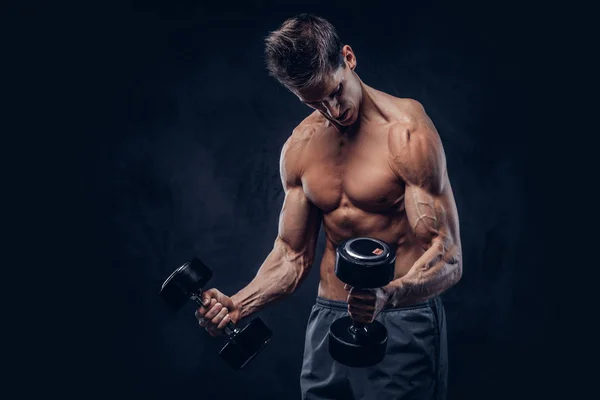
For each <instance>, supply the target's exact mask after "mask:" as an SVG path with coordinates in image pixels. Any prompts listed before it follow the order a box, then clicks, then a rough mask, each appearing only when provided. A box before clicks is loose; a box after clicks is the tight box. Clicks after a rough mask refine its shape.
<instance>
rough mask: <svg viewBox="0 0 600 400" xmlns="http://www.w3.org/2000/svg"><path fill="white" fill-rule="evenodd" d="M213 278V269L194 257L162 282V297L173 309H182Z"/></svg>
mask: <svg viewBox="0 0 600 400" xmlns="http://www.w3.org/2000/svg"><path fill="white" fill-rule="evenodd" d="M211 278H212V271H211V270H210V269H209V268H208V267H207V266H206V265H205V264H204V263H203V262H202V261H200V260H199V259H197V258H193V259H192V261H189V262H186V263H185V264H183V265H182V266H181V267H179V268H177V269H176V270H175V271H174V272H173V273H172V274H171V275H170V276H169V277H168V278H167V279H166V280H165V281H164V283H163V284H162V287H161V289H160V297H161V298H162V299H163V301H164V302H165V303H166V304H167V305H168V306H169V307H171V308H172V309H174V310H178V309H180V308H181V307H182V306H183V305H184V304H185V303H186V302H187V301H188V300H189V299H190V297H191V296H192V295H193V294H194V293H196V292H198V291H200V290H201V289H202V288H203V287H204V285H206V283H207V282H208V281H209V280H210V279H211Z"/></svg>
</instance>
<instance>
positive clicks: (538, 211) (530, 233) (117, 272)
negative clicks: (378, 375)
mask: <svg viewBox="0 0 600 400" xmlns="http://www.w3.org/2000/svg"><path fill="white" fill-rule="evenodd" d="M283 3H285V5H283ZM440 3H441V2H440ZM481 3H483V2H481ZM546 7H547V6H544V7H542V6H540V5H537V4H533V3H531V4H530V3H514V4H512V3H507V2H486V3H485V4H480V3H477V2H472V3H460V4H458V3H454V4H448V3H446V4H438V3H435V2H431V1H427V2H422V1H421V2H404V1H398V2H381V1H369V2H361V3H352V2H340V1H334V2H325V3H321V2H317V1H302V2H300V1H296V2H295V1H288V2H269V1H262V2H248V3H239V4H238V3H234V2H218V3H213V4H205V3H201V2H191V1H179V2H167V1H145V2H142V1H139V2H115V3H109V2H102V3H100V2H98V3H86V4H66V3H65V4H54V3H53V4H52V5H48V4H45V5H43V4H37V5H32V6H30V7H25V6H21V7H19V8H18V9H17V7H16V6H13V7H12V9H11V11H16V12H15V14H14V18H13V17H10V18H7V19H6V22H8V26H10V27H12V28H15V29H14V30H12V31H11V34H10V35H8V36H7V37H8V38H10V39H11V40H10V42H11V43H10V47H11V49H12V50H15V56H14V57H15V59H17V60H20V61H22V65H21V66H20V67H17V68H15V71H13V72H18V73H20V74H21V75H22V76H24V77H25V79H24V82H28V83H29V84H31V87H32V88H33V89H32V90H24V89H23V88H21V87H19V85H20V82H21V81H18V83H17V84H16V85H15V86H17V89H18V90H17V92H16V93H18V94H16V95H15V97H13V98H12V101H11V102H12V103H13V104H16V103H17V102H19V101H28V102H29V101H30V102H31V103H32V104H35V105H36V106H39V107H38V108H37V111H35V112H33V111H32V110H33V108H19V110H18V111H17V112H16V113H15V114H14V116H16V117H17V119H18V121H19V123H18V124H17V125H14V126H13V129H14V130H13V132H16V133H19V134H20V136H19V134H15V135H14V136H15V137H16V136H18V137H19V139H21V141H22V142H23V143H22V144H23V145H24V148H25V149H26V151H27V155H28V156H27V160H29V161H28V162H27V164H23V166H22V167H21V171H22V172H23V173H25V172H30V173H32V174H33V175H35V177H36V178H38V179H37V180H38V182H39V183H38V184H36V185H28V184H26V183H25V182H26V181H25V180H23V179H22V180H21V181H20V187H21V189H23V192H24V193H25V192H27V193H29V191H31V192H32V193H31V195H29V196H27V198H26V200H23V202H22V205H26V206H27V207H28V210H29V212H28V213H29V214H32V215H33V214H34V213H35V211H41V212H40V216H39V219H38V221H37V222H38V223H40V222H42V221H44V222H49V223H48V224H47V225H46V227H48V228H49V229H47V230H46V229H44V230H40V231H39V232H38V231H37V230H34V234H35V235H37V236H36V237H34V238H32V239H31V240H30V242H28V243H29V247H28V249H27V250H26V251H28V252H27V253H26V254H31V249H32V248H34V249H35V252H34V253H35V254H36V255H37V256H38V257H39V256H40V255H42V254H44V255H45V256H46V260H47V261H46V262H45V263H38V265H40V264H43V265H41V266H42V268H40V270H41V275H40V276H44V277H45V278H44V279H47V281H44V280H42V282H43V285H45V286H46V291H45V293H47V292H48V291H49V290H48V289H47V288H48V286H49V282H51V281H52V282H54V281H60V282H57V283H56V284H55V286H53V288H52V290H50V291H49V292H50V293H49V294H50V295H51V296H52V297H53V298H55V299H56V300H53V301H52V302H51V303H50V306H48V307H47V308H44V309H41V310H39V311H37V312H34V316H33V323H34V324H36V325H37V326H38V329H39V327H40V326H41V327H42V328H45V329H44V330H45V331H46V333H45V335H44V336H45V337H46V338H49V339H50V341H49V342H50V344H49V345H45V346H42V347H43V349H42V350H40V352H39V353H35V354H33V355H31V356H28V357H25V355H24V354H25V353H27V354H29V353H31V352H28V351H25V350H23V353H22V355H21V356H20V358H19V360H20V361H19V362H18V365H20V366H21V367H22V368H23V370H24V371H25V372H26V374H27V375H30V374H31V372H33V375H34V376H36V379H34V380H33V381H34V382H33V383H32V382H29V383H27V384H23V385H21V387H22V388H23V389H29V390H33V391H39V392H40V393H47V392H48V390H49V389H50V388H53V389H56V390H57V391H58V393H61V394H62V395H64V396H65V397H68V396H70V395H72V396H74V397H77V398H92V397H101V396H106V395H110V396H111V397H112V396H120V395H123V396H128V397H130V398H143V399H159V398H193V397H200V398H205V397H204V396H207V397H210V396H212V395H214V396H216V397H215V398H222V399H233V398H237V397H241V398H256V399H284V398H299V386H298V377H299V372H300V366H301V358H302V350H303V339H304V328H305V323H306V320H307V317H308V313H309V311H310V307H311V306H312V304H313V303H314V299H315V296H316V289H317V283H318V268H313V270H312V272H311V274H310V276H309V277H308V279H307V280H306V282H305V283H304V284H303V286H302V287H301V288H300V289H299V290H298V291H297V292H296V293H295V294H294V295H293V296H292V297H290V298H288V299H287V300H286V301H284V302H281V303H277V304H274V305H272V306H270V307H268V308H266V309H265V310H264V311H263V312H261V313H260V314H259V315H260V317H261V318H262V319H263V320H264V321H265V322H266V323H267V324H268V325H269V326H270V327H271V328H272V330H273V331H274V333H275V336H274V340H273V341H272V343H271V344H270V345H269V347H268V348H267V349H266V350H265V351H264V353H262V354H261V356H260V357H259V358H257V359H256V360H254V361H253V362H252V364H251V366H249V367H248V368H247V369H246V370H243V371H240V372H237V373H235V374H234V373H231V372H230V371H229V369H228V367H227V366H226V365H225V364H224V363H223V362H222V360H221V359H220V358H219V357H218V355H217V352H218V350H219V348H220V346H221V344H222V343H221V342H219V340H218V339H213V338H210V336H209V335H208V334H207V333H206V332H204V331H202V330H200V329H198V327H197V325H196V320H195V318H194V316H193V310H194V307H193V305H192V304H189V305H188V307H187V308H186V309H184V310H182V312H181V313H179V314H177V315H173V314H172V313H170V312H168V310H166V309H165V307H164V306H163V304H162V303H161V301H160V299H159V297H158V295H157V293H158V289H159V288H160V285H161V283H162V282H163V280H164V279H165V278H166V277H167V276H168V275H169V274H170V273H171V272H172V271H173V270H174V269H175V268H176V267H178V266H179V265H180V264H182V263H183V262H185V261H187V260H188V259H189V258H190V257H192V256H199V257H200V258H202V259H203V260H204V261H205V262H206V263H207V264H208V265H209V266H210V267H211V268H212V269H213V271H214V279H213V281H212V282H211V286H212V285H214V286H216V287H218V288H219V289H220V290H221V291H223V292H224V293H226V294H233V293H234V292H235V291H237V290H239V289H240V288H241V287H243V286H244V285H245V284H246V283H248V282H249V281H250V280H251V279H252V277H253V276H254V274H255V273H256V270H257V269H258V267H259V266H260V264H261V263H262V261H263V260H264V257H265V256H266V255H267V254H268V252H269V251H270V249H271V247H272V244H273V241H274V239H275V235H276V230H277V220H278V216H279V210H280V207H281V205H282V201H283V193H282V190H281V184H280V181H279V169H278V167H279V166H278V160H279V152H280V149H281V146H282V145H283V143H284V141H285V140H286V138H287V137H288V135H289V134H290V133H291V131H292V129H293V128H294V127H295V126H296V125H297V124H298V123H299V122H300V121H301V120H302V119H303V118H304V117H305V116H306V115H307V113H308V112H310V110H309V109H308V108H307V107H306V106H303V105H302V104H301V103H300V102H298V101H297V99H296V98H295V97H294V96H293V95H291V94H290V93H288V92H287V91H285V90H284V89H283V88H282V87H280V86H279V85H278V84H277V82H275V81H274V80H273V79H272V78H269V77H268V76H267V73H266V70H265V68H264V64H263V59H262V54H263V53H262V52H263V42H262V40H263V38H264V36H266V35H267V34H268V32H269V31H270V30H274V29H276V28H277V27H278V26H279V24H280V23H281V22H283V20H284V19H285V18H286V17H289V16H292V15H294V14H296V13H299V12H314V13H316V14H318V15H321V16H323V17H325V18H327V19H329V20H330V21H331V22H332V23H333V24H334V25H335V26H336V27H337V28H338V31H339V34H340V36H341V38H342V40H343V41H344V42H345V43H348V44H350V45H351V46H352V47H353V49H354V51H355V53H356V55H357V60H358V67H357V73H358V74H359V76H360V77H361V78H362V80H363V81H364V82H365V83H367V84H368V85H371V86H373V87H375V88H377V89H380V90H383V91H386V92H388V93H391V94H393V95H396V96H399V97H410V98H414V99H417V100H418V101H420V102H421V103H422V104H423V105H424V107H425V109H426V111H427V112H428V114H429V115H430V117H431V118H432V120H433V121H434V123H435V124H436V126H437V128H438V131H439V133H440V136H441V138H442V142H443V144H444V148H445V152H446V156H447V163H448V170H449V175H450V179H451V183H452V186H453V190H454V194H455V198H456V203H457V207H458V211H459V217H460V229H461V238H462V246H463V254H464V260H463V262H464V275H463V278H462V280H461V281H460V282H459V283H458V285H456V286H455V287H453V288H452V289H451V290H449V291H448V292H446V293H445V294H444V295H443V299H444V302H445V307H446V312H447V315H448V338H449V345H450V350H449V351H450V376H449V386H450V393H449V394H450V396H449V399H501V398H519V399H520V398H529V397H531V396H535V398H538V397H541V396H542V395H547V394H559V393H562V392H561V391H562V390H563V389H564V388H566V387H568V386H570V385H569V384H568V382H566V378H564V376H565V370H569V369H570V367H569V366H568V365H567V364H561V362H560V357H561V356H562V354H563V352H565V350H564V342H562V343H563V345H560V346H558V345H557V342H556V341H555V340H554V337H553V335H555V332H556V325H555V323H553V322H552V320H553V319H554V318H556V316H557V315H558V314H559V313H560V312H561V310H564V309H566V306H565V304H566V303H565V302H566V301H567V300H569V298H568V297H567V296H561V297H557V296H552V295H550V292H551V290H550V286H551V285H550V279H554V277H556V276H557V275H559V274H560V271H561V268H562V267H561V266H562V265H563V264H562V263H563V261H562V259H561V256H560V255H559V253H558V251H557V250H558V249H557V248H556V246H555V245H554V243H553V242H552V241H549V238H550V237H553V236H554V232H555V231H556V230H558V229H559V224H560V221H558V222H557V221H556V219H553V218H551V216H552V208H553V207H554V205H555V204H556V203H558V202H562V201H564V200H565V198H564V190H563V189H559V191H558V194H553V195H551V196H550V197H548V196H547V193H548V188H551V187H554V186H556V182H561V181H562V180H563V179H564V175H565V174H566V170H565V168H563V166H564V164H565V159H566V158H568V157H570V156H568V155H565V153H563V154H562V156H561V157H556V151H557V150H560V149H561V146H562V143H563V142H564V136H561V140H562V141H563V142H561V141H556V140H555V137H556V135H559V134H561V133H562V135H564V132H565V131H564V130H562V129H563V127H564V126H565V123H564V119H563V118H561V116H560V115H561V114H560V112H559V111H558V110H557V107H556V104H557V103H556V97H553V96H556V95H557V94H558V93H560V90H561V86H560V85H561V83H560V82H561V79H562V78H564V76H561V75H560V74H559V75H556V74H555V71H554V70H551V67H552V66H555V62H554V61H556V60H555V58H554V55H555V54H556V51H557V50H556V45H557V44H558V42H557V41H555V40H554V38H552V39H551V37H552V36H551V35H550V34H547V32H555V31H554V30H553V29H548V25H552V24H551V23H550V16H549V10H548V9H547V8H546ZM7 15H8V14H4V16H5V17H6V16H7ZM563 23H564V21H563ZM4 26H5V27H6V26H7V25H4ZM563 26H564V25H563ZM550 60H554V61H550ZM9 77H10V76H9ZM12 83H13V84H15V82H12ZM549 83H550V84H549ZM548 86H550V89H548ZM544 89H545V90H544ZM34 90H35V91H34ZM558 101H560V100H558ZM549 120H552V121H551V122H549ZM572 120H573V117H570V120H569V121H572ZM567 125H568V123H567ZM26 128H31V130H26ZM557 159H558V161H559V162H558V161H557ZM20 165H21V164H20ZM28 190H29V191H28ZM40 225H41V224H40ZM21 226H22V228H21V229H24V225H23V224H21ZM27 230H28V233H31V231H32V230H31V229H30V228H27ZM322 240H323V237H321V241H320V243H319V248H318V258H317V262H318V261H319V259H320V256H321V254H322V245H323V241H322ZM575 240H579V239H577V238H576V239H575ZM47 248H48V249H51V250H46V249H47ZM44 251H51V253H43V252H44ZM28 273H33V272H28ZM17 286H18V285H17ZM59 288H60V289H59ZM561 305H562V307H563V308H561ZM25 315H28V316H29V317H22V319H31V318H32V317H31V309H30V311H29V312H28V313H27V314H25ZM23 337H24V338H26V339H27V340H28V341H27V343H28V346H29V345H31V346H34V345H35V343H37V341H38V339H37V338H38V331H37V329H36V330H29V331H28V333H27V336H23ZM28 346H24V347H23V348H26V347H28ZM32 348H33V347H32ZM42 355H44V356H46V355H47V356H48V357H42ZM42 358H43V359H44V360H45V361H47V363H46V362H45V363H44V367H43V368H41V366H37V365H38V363H40V362H41V359H42ZM15 365H17V364H15ZM31 365H36V367H35V368H33V369H30V368H32V367H30V366H31ZM557 375H562V376H563V379H558V380H554V378H555V377H556V376H557ZM36 380H37V381H38V382H39V383H38V384H35V381H36ZM575 386H577V385H575ZM569 390H573V388H572V387H571V389H569Z"/></svg>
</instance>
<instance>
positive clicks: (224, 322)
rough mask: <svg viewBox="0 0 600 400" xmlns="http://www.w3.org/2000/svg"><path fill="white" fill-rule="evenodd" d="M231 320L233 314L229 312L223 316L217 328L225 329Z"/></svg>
mask: <svg viewBox="0 0 600 400" xmlns="http://www.w3.org/2000/svg"><path fill="white" fill-rule="evenodd" d="M230 321H231V316H230V315H229V313H228V314H227V315H226V316H224V317H223V319H222V320H221V322H220V323H219V326H217V329H225V327H226V326H227V324H228V323H229V322H230Z"/></svg>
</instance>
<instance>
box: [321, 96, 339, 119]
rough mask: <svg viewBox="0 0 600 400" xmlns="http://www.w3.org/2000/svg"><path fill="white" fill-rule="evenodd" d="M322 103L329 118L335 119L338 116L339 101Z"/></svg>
mask: <svg viewBox="0 0 600 400" xmlns="http://www.w3.org/2000/svg"><path fill="white" fill-rule="evenodd" d="M324 105H325V108H327V112H328V113H329V116H331V118H333V119H337V118H338V117H339V116H340V103H338V101H337V100H331V101H327V102H325V103H324Z"/></svg>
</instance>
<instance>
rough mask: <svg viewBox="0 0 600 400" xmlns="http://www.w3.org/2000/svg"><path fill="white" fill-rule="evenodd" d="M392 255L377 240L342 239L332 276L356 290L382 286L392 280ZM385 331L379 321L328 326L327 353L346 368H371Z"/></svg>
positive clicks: (380, 350) (350, 321)
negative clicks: (334, 275)
mask: <svg viewBox="0 0 600 400" xmlns="http://www.w3.org/2000/svg"><path fill="white" fill-rule="evenodd" d="M395 262H396V255H395V253H392V251H391V249H390V247H389V246H388V245H387V244H386V243H385V242H382V241H381V240H377V239H373V238H368V237H359V238H353V239H349V240H345V241H343V242H342V243H340V245H339V246H338V247H337V249H336V261H335V274H336V276H337V277H338V278H339V279H340V280H341V281H342V282H344V283H347V284H348V285H350V286H353V287H355V288H360V289H372V288H378V287H383V286H385V285H387V284H388V283H390V282H391V281H392V280H393V279H394V269H395ZM386 348H387V330H386V329H385V327H384V326H383V325H382V324H381V322H379V321H373V322H371V323H369V324H364V323H361V322H359V321H355V320H353V319H352V318H351V317H350V316H346V317H342V318H338V319H337V320H335V321H334V322H333V323H332V324H331V326H330V327H329V354H330V355H331V357H332V358H333V359H334V360H336V361H338V362H339V363H342V364H345V365H347V366H350V367H368V366H371V365H375V364H377V363H378V362H380V361H381V360H383V358H384V356H385V351H386Z"/></svg>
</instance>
